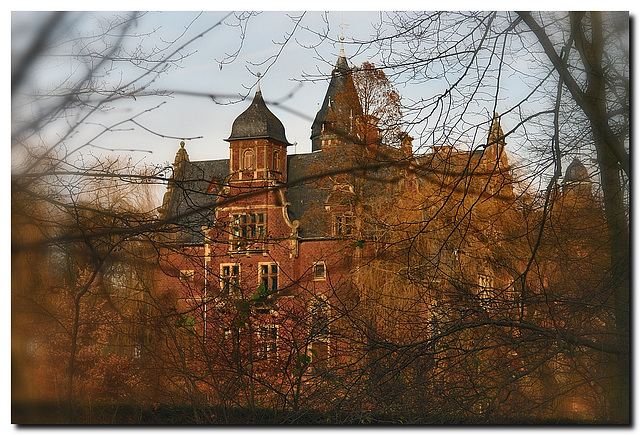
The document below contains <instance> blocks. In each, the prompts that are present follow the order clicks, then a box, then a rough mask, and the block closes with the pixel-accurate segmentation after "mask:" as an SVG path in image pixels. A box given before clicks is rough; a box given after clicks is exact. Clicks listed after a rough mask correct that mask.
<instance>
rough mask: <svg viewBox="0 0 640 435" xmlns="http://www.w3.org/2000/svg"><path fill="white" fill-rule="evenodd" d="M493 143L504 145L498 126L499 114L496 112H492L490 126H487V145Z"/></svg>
mask: <svg viewBox="0 0 640 435" xmlns="http://www.w3.org/2000/svg"><path fill="white" fill-rule="evenodd" d="M493 144H499V145H502V146H505V140H504V133H503V132H502V127H501V126H500V115H498V112H495V113H494V114H493V120H492V121H491V127H490V128H489V137H488V138H487V146H491V145H493Z"/></svg>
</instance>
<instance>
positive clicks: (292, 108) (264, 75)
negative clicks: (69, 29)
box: [14, 11, 379, 164]
mask: <svg viewBox="0 0 640 435" xmlns="http://www.w3.org/2000/svg"><path fill="white" fill-rule="evenodd" d="M100 15H105V16H109V13H97V12H96V13H92V14H90V16H85V17H84V18H83V20H84V22H85V23H92V24H88V25H89V27H91V26H95V27H96V28H97V23H98V22H99V21H98V20H97V18H96V17H99V16H100ZM300 16H301V13H300V12H296V13H286V12H263V13H260V14H258V15H256V16H253V17H251V18H250V19H249V21H248V24H247V26H246V28H245V29H244V32H245V34H244V38H242V37H241V29H240V28H238V27H234V26H233V25H232V24H233V23H234V21H235V20H234V17H233V16H228V13H226V12H204V13H200V12H177V11H169V12H148V13H146V14H144V15H143V16H142V18H140V19H139V22H138V23H137V25H136V27H135V28H134V29H133V30H132V31H133V32H135V33H137V34H141V35H147V36H145V38H144V39H143V44H142V50H143V51H144V52H146V53H152V52H153V51H154V50H157V49H158V48H161V47H163V46H165V45H166V41H174V43H173V45H172V47H180V46H182V45H184V48H183V49H182V50H180V53H181V54H182V55H185V57H184V59H183V60H181V61H180V62H179V63H178V64H177V65H176V68H172V69H170V70H168V71H167V72H166V73H165V74H162V75H160V76H159V77H158V78H157V79H156V80H155V81H154V82H153V83H151V84H149V87H148V88H147V90H158V91H168V92H169V95H166V96H157V95H153V96H147V97H145V96H142V95H141V94H139V93H138V94H137V96H136V98H135V99H134V98H125V99H122V100H121V101H119V102H117V103H115V104H112V105H110V107H109V110H108V111H107V112H104V113H100V114H96V115H93V117H92V118H91V123H86V124H87V125H85V126H84V128H83V131H82V132H78V133H76V134H75V135H74V137H73V138H70V139H68V140H67V142H68V143H67V146H68V148H70V149H73V148H74V146H76V144H83V143H85V142H86V141H90V142H91V146H89V147H85V148H83V152H90V153H91V154H96V155H100V154H103V153H106V154H115V155H121V156H125V155H131V156H133V157H134V159H135V160H140V161H141V162H145V163H149V164H161V163H163V162H167V161H168V162H172V161H173V158H174V156H175V153H176V151H177V150H178V148H179V143H180V140H182V139H185V141H186V149H187V152H188V153H189V156H190V158H191V160H209V159H219V158H226V157H228V143H227V142H225V141H224V139H226V138H227V137H229V134H230V132H231V125H232V123H233V120H234V119H235V118H236V117H237V116H238V115H239V114H240V113H241V112H242V111H244V110H245V109H246V108H247V107H248V105H249V104H250V101H251V99H252V98H253V95H254V93H255V85H256V80H257V74H258V73H260V74H261V78H260V82H261V90H262V94H263V97H264V99H265V101H266V102H267V105H268V106H269V107H270V109H271V110H272V111H273V112H274V113H275V114H276V116H277V117H278V118H279V119H280V120H281V121H282V122H283V124H284V126H285V131H286V135H287V139H288V140H289V142H290V143H292V144H295V145H294V146H292V147H290V149H289V152H290V153H305V152H310V151H311V142H310V139H309V136H310V132H311V123H312V121H313V118H314V117H315V113H316V111H317V110H318V108H319V105H320V104H321V103H322V100H323V98H324V94H325V92H326V89H327V86H328V78H329V76H330V73H331V69H332V67H333V64H335V61H336V59H337V56H338V54H339V52H340V43H339V42H337V41H339V39H340V37H341V36H342V35H343V34H344V36H345V41H346V43H345V45H344V48H345V52H346V54H347V56H348V57H349V61H350V62H351V64H352V65H353V64H360V63H362V62H363V61H365V60H368V55H367V53H362V52H360V53H356V48H355V46H351V44H350V43H349V41H351V40H353V39H360V40H366V39H368V38H369V37H370V36H371V35H372V34H373V28H372V25H371V22H375V21H377V20H378V19H379V13H378V12H330V13H328V14H326V15H325V14H324V13H321V12H306V13H304V16H303V17H302V19H301V20H300V21H299V22H298V23H297V26H296V24H295V21H297V18H298V17H300ZM224 17H226V19H225V24H222V25H220V26H217V27H214V28H213V29H211V30H209V31H207V29H210V28H211V27H212V26H214V25H215V24H216V23H218V22H219V21H220V20H221V19H223V18H224ZM325 17H326V19H327V20H328V21H327V22H326V23H325V21H324V20H325ZM18 18H20V19H22V18H23V17H22V16H14V21H15V22H16V23H17V22H19V21H18ZM27 20H29V17H27ZM294 28H295V31H293V29H294ZM327 28H328V33H327V36H328V37H329V39H331V40H333V42H330V41H322V38H321V37H319V36H318V35H317V34H314V32H322V31H325V30H326V29H327ZM203 32H206V33H205V34H204V35H203V36H201V37H198V36H199V35H201V34H202V33H203ZM291 34H292V37H291V38H289V40H288V41H286V39H287V35H291ZM284 41H286V44H284V45H283V44H282V43H283V42H284ZM319 43H320V44H319ZM185 44H186V45H185ZM129 48H130V49H133V45H130V46H129ZM238 50H239V51H238ZM236 51H238V52H237V56H236V57H234V58H233V59H229V54H232V53H235V52H236ZM276 56H277V58H276ZM174 57H175V56H174ZM119 68H120V69H121V71H115V70H114V71H112V72H110V74H109V77H108V78H106V80H109V81H111V83H120V82H122V81H126V80H128V79H130V78H131V77H135V76H136V74H138V72H136V71H134V70H133V69H131V68H129V67H127V66H126V65H124V66H121V67H119ZM61 70H62V71H63V74H67V73H68V69H65V68H62V69H61ZM51 71H52V69H49V70H47V73H46V74H42V75H41V76H39V77H38V78H37V79H34V83H35V82H36V81H38V82H39V83H40V86H46V85H47V83H48V81H51V76H50V74H51ZM130 89H132V90H133V87H132V88H130ZM137 91H140V89H139V88H138V89H137ZM211 94H213V95H215V96H216V102H214V101H213V100H212V99H211V97H210V96H209V95H211ZM132 116H134V117H135V120H136V123H135V124H134V123H131V122H129V123H124V124H121V125H118V128H117V131H114V132H111V133H109V134H106V135H102V136H100V137H98V138H93V135H94V134H95V132H96V131H98V130H99V125H103V126H104V125H107V126H108V125H113V124H115V123H118V122H120V121H121V120H124V119H128V118H129V117H132ZM92 125H93V126H94V128H91V127H92ZM60 128H61V129H64V128H66V126H65V125H62V126H60ZM57 134H59V133H58V132H53V133H52V135H53V137H55V136H56V135H57Z"/></svg>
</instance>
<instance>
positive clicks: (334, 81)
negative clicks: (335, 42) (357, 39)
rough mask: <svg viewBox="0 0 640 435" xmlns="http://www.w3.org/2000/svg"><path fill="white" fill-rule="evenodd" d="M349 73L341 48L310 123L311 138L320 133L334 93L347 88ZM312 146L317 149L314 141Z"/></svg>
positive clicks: (349, 69)
mask: <svg viewBox="0 0 640 435" xmlns="http://www.w3.org/2000/svg"><path fill="white" fill-rule="evenodd" d="M350 75H351V68H350V67H349V63H348V62H347V57H346V56H345V54H344V50H343V49H341V50H340V55H339V56H338V60H337V61H336V65H335V67H334V68H333V71H332V72H331V80H330V81H329V87H328V89H327V93H326V94H325V96H324V101H323V102H322V106H321V107H320V110H318V113H317V114H316V117H315V119H314V121H313V124H312V125H311V139H312V140H313V139H315V138H317V137H318V136H319V135H320V134H321V133H322V123H323V122H324V121H325V120H326V119H327V115H328V114H329V109H330V108H331V106H332V104H333V102H334V101H335V97H336V94H337V93H338V92H340V91H343V90H345V89H346V88H347V85H348V82H349V79H350ZM313 147H314V151H316V150H317V149H319V148H317V147H316V144H315V141H314V143H313Z"/></svg>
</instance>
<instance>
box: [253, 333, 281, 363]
mask: <svg viewBox="0 0 640 435" xmlns="http://www.w3.org/2000/svg"><path fill="white" fill-rule="evenodd" d="M277 356H278V328H277V327H276V326H262V327H260V328H259V329H258V331H257V340H256V359H259V360H265V359H273V358H276V357H277Z"/></svg>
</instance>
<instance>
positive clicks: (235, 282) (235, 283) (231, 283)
mask: <svg viewBox="0 0 640 435" xmlns="http://www.w3.org/2000/svg"><path fill="white" fill-rule="evenodd" d="M227 268H228V271H229V273H228V274H227V273H226V270H225V269H227ZM241 277H242V269H241V265H240V263H220V275H219V280H220V293H221V294H225V295H235V294H238V293H239V292H240V279H241Z"/></svg>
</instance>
